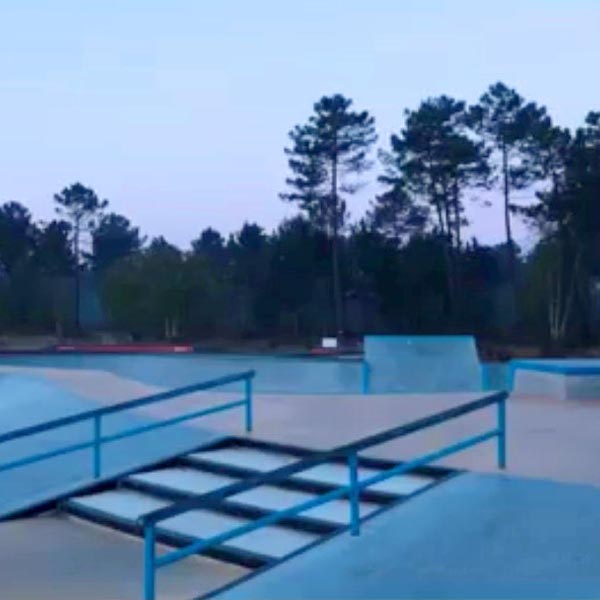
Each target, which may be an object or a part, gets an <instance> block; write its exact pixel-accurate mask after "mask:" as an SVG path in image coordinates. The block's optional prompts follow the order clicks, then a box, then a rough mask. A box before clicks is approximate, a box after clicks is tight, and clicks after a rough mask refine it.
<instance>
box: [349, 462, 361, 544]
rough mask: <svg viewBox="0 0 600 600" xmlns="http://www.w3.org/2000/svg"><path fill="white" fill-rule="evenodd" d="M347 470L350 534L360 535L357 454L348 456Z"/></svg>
mask: <svg viewBox="0 0 600 600" xmlns="http://www.w3.org/2000/svg"><path fill="white" fill-rule="evenodd" d="M348 468H349V469H350V494H349V496H350V534H351V535H359V534H360V505H359V498H360V490H359V489H358V454H357V453H356V452H351V453H350V454H349V455H348Z"/></svg>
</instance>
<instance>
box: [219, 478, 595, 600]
mask: <svg viewBox="0 0 600 600" xmlns="http://www.w3.org/2000/svg"><path fill="white" fill-rule="evenodd" d="M599 532H600V490H598V489H596V488H594V487H591V486H580V485H568V484H557V483H552V482H543V481H535V480H527V479H521V478H511V477H504V476H497V475H479V474H465V475H461V476H459V477H456V478H454V479H452V480H450V481H448V482H446V483H444V484H442V485H439V486H437V487H435V488H434V489H432V490H431V491H429V492H427V493H426V494H422V495H419V496H416V497H415V498H413V499H412V500H410V501H409V502H407V503H405V504H403V505H401V506H399V507H396V508H394V509H392V510H390V511H388V512H386V513H384V514H383V515H381V516H379V517H378V518H376V519H373V520H371V521H367V522H366V523H364V524H363V528H362V532H361V535H360V536H358V537H351V536H350V535H349V534H344V535H341V536H338V537H336V538H333V539H332V540H330V541H329V542H327V543H325V544H323V545H322V546H319V547H318V548H316V549H314V550H312V551H311V552H306V553H304V554H301V555H299V556H297V557H295V558H294V559H292V560H290V561H288V562H285V563H283V564H281V565H279V566H278V567H276V568H274V569H271V570H269V571H267V572H265V573H262V574H259V575H257V576H255V577H253V578H251V579H249V580H247V581H245V582H242V583H240V584H238V585H236V586H235V587H233V588H232V589H229V590H227V591H225V592H223V593H222V594H221V595H219V596H218V597H219V598H223V599H227V600H255V599H256V598H261V600H288V599H289V600H292V599H296V598H310V599H311V600H325V599H332V600H333V599H337V598H347V599H354V598H356V599H359V598H373V599H376V600H382V599H388V598H389V599H391V598H565V599H566V598H597V597H598V591H599V590H600V552H598V533H599ZM325 574H326V575H325ZM324 575H325V576H324Z"/></svg>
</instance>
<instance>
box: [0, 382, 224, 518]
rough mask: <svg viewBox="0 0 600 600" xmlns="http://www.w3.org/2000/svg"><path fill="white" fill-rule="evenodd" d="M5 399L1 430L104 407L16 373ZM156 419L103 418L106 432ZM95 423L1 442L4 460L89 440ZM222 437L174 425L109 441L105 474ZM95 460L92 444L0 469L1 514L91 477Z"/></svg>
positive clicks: (0, 387)
mask: <svg viewBox="0 0 600 600" xmlns="http://www.w3.org/2000/svg"><path fill="white" fill-rule="evenodd" d="M0 399H1V401H0V433H6V432H9V431H12V430H14V429H20V428H22V427H27V426H29V425H35V424H38V423H43V422H45V421H50V420H52V419H57V418H60V417H65V416H68V415H74V414H78V413H81V412H84V411H88V410H93V409H95V408H100V407H101V406H102V405H101V404H99V403H97V402H94V401H92V400H89V399H86V398H81V397H79V396H77V395H76V394H73V393H72V392H70V391H69V390H67V389H66V388H64V387H62V386H60V385H58V384H56V383H54V382H51V381H48V380H45V379H43V378H42V377H33V376H23V375H12V374H11V375H3V376H0ZM151 422H154V421H153V419H151V418H147V417H145V416H141V415H139V414H135V413H134V412H132V411H128V412H124V413H116V414H113V415H108V416H106V417H105V418H104V419H103V434H105V435H110V434H112V433H117V432H119V431H122V430H125V429H129V428H132V427H134V426H136V425H144V424H146V423H151ZM92 427H93V422H92V421H85V422H81V423H76V424H73V425H68V426H66V427H60V428H57V429H54V430H50V431H45V432H43V433H39V434H36V435H32V436H29V437H27V438H23V439H18V440H14V441H9V442H5V443H3V444H0V464H4V463H8V462H10V461H13V460H18V459H20V458H25V457H26V456H28V455H32V454H36V453H39V452H43V451H51V450H53V449H58V448H61V447H63V446H67V445H69V444H76V443H78V442H86V441H90V440H91V439H92V435H93V429H92ZM221 437H223V436H222V434H218V433H216V432H212V431H210V430H207V429H200V428H196V427H185V426H170V427H164V428H162V429H157V430H155V431H149V432H147V433H142V434H140V435H136V436H133V437H130V438H124V439H122V440H119V441H116V442H113V443H108V444H105V445H103V447H102V472H103V476H105V477H106V476H111V475H115V474H118V473H121V472H123V471H125V470H128V469H131V468H134V467H139V466H142V465H144V464H148V463H151V462H155V461H158V460H160V459H163V458H168V457H170V456H173V455H174V454H176V453H180V452H183V451H188V450H190V449H193V448H196V447H198V446H201V445H202V444H204V443H206V442H209V441H212V440H216V439H219V438H221ZM92 461H93V453H92V449H91V448H90V449H85V450H81V451H77V452H73V453H70V454H66V455H63V456H59V457H55V458H50V459H48V460H43V461H40V462H37V463H34V464H31V465H27V466H24V467H18V468H15V469H12V470H8V471H3V472H0V489H1V490H2V493H1V494H0V516H2V515H5V514H7V513H10V512H12V511H14V510H17V509H20V508H23V507H26V506H29V505H31V504H33V503H35V502H40V501H43V500H44V499H46V498H49V497H52V496H55V495H57V494H61V493H63V492H66V491H68V490H70V489H72V488H74V487H76V486H77V485H81V484H83V483H86V482H90V481H92V480H93V477H92V465H93V462H92Z"/></svg>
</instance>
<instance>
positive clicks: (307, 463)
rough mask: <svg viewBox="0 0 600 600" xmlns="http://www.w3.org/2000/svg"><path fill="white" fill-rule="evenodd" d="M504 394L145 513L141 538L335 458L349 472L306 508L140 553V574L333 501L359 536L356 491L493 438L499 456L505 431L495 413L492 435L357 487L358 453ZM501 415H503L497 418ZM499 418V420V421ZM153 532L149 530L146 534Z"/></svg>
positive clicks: (501, 398) (420, 459) (150, 597)
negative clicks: (342, 506)
mask: <svg viewBox="0 0 600 600" xmlns="http://www.w3.org/2000/svg"><path fill="white" fill-rule="evenodd" d="M506 397H507V394H506V392H500V393H497V394H492V395H490V396H486V397H484V398H481V399H479V400H475V401H473V402H468V403H465V404H463V405H459V406H457V407H454V408H452V409H448V410H445V411H442V412H440V413H437V414H434V415H430V416H428V417H424V418H422V419H419V420H417V421H413V422H411V423H408V424H405V425H402V426H400V427H395V428H393V429H390V430H388V431H384V432H381V433H379V434H375V435H372V436H369V437H367V438H364V439H362V440H359V441H357V442H353V443H351V444H346V445H345V446H340V447H338V448H334V449H333V450H329V451H326V452H320V453H316V454H314V455H312V456H309V457H307V458H304V459H301V460H299V461H298V462H296V463H294V464H292V465H288V466H285V467H281V468H279V469H275V470H274V471H271V472H269V473H265V474H262V475H258V476H255V477H252V478H249V479H247V480H245V481H241V482H237V483H233V484H231V485H229V486H225V487H223V488H220V489H219V490H216V491H213V492H208V493H206V494H202V495H199V496H196V497H194V498H189V499H186V500H182V501H179V502H176V503H174V504H172V505H170V506H166V507H164V508H160V509H158V510H155V511H152V512H150V513H147V514H146V515H144V516H142V517H140V519H139V521H138V522H139V523H140V524H141V525H142V526H143V528H144V532H145V533H144V535H145V536H146V532H148V531H149V530H148V529H147V527H148V525H153V526H154V525H156V524H157V523H160V522H161V521H164V520H165V519H169V518H171V517H174V516H176V515H179V514H182V513H185V512H188V511H190V510H194V509H199V508H210V506H212V505H214V504H216V503H217V502H219V501H221V500H223V499H225V498H227V497H229V496H232V495H234V494H237V493H240V492H242V491H246V490H248V489H251V488H254V487H257V486H260V485H265V484H268V483H273V482H274V481H278V480H282V479H284V478H285V477H289V476H290V475H291V474H293V473H296V472H299V471H304V470H306V469H307V468H309V467H311V466H315V465H317V464H321V463H323V462H326V461H328V460H331V459H332V458H339V457H340V456H344V457H346V460H347V462H348V467H349V472H350V476H349V485H347V486H341V487H338V488H337V489H335V490H333V491H331V492H329V493H326V494H322V495H319V496H317V497H316V498H313V499H311V500H308V501H306V502H302V503H301V504H297V505H295V506H292V507H290V508H287V509H285V510H281V511H278V512H274V513H271V514H269V515H267V516H265V517H262V518H260V519H257V520H255V521H252V522H250V523H246V524H244V525H241V526H239V527H236V528H234V529H231V530H230V531H226V532H223V533H221V534H218V535H215V536H213V537H210V538H205V539H199V540H197V541H195V542H192V543H191V544H189V545H188V546H186V547H184V548H180V549H178V550H174V551H172V552H169V553H167V554H163V555H162V556H160V557H158V558H156V557H155V555H154V554H151V555H150V554H149V553H148V551H146V559H145V567H144V568H145V572H147V571H148V570H149V569H153V570H156V569H158V568H160V567H163V566H166V565H169V564H172V563H174V562H176V561H178V560H180V559H182V558H185V557H186V556H190V555H191V554H195V553H198V552H202V551H204V550H206V549H208V548H210V547H212V546H215V545H218V544H222V543H224V542H227V541H228V540H231V539H233V538H236V537H238V536H240V535H244V534H246V533H249V532H251V531H254V530H256V529H258V528H260V527H264V526H266V525H272V524H275V523H278V522H280V521H281V520H282V519H285V518H287V517H291V516H294V515H297V514H299V513H302V512H305V511H307V510H309V509H311V508H315V507H317V506H320V505H322V504H324V503H326V502H330V501H332V500H335V499H339V498H343V497H349V499H350V532H351V534H352V535H359V533H360V512H359V510H360V508H359V497H360V491H361V490H363V489H365V488H367V487H369V486H372V485H375V484H376V483H379V482H381V481H385V480H386V479H389V478H390V477H395V476H398V475H401V474H403V473H407V472H409V471H412V470H414V469H416V468H417V467H421V466H424V465H426V464H430V463H432V462H435V461H437V460H440V459H441V458H444V457H446V456H449V455H451V454H455V453H457V452H461V451H462V450H465V449H467V448H470V447H472V446H475V445H477V444H481V443H483V442H486V441H488V440H490V439H493V438H498V442H499V450H498V452H499V453H500V441H501V440H502V443H503V444H504V437H503V436H504V432H505V426H504V421H503V420H501V419H500V416H501V413H500V409H499V412H498V417H499V420H498V427H497V428H495V429H491V430H489V431H485V432H484V433H481V434H479V435H475V436H471V437H468V438H465V439H462V440H460V441H459V442H456V443H454V444H451V445H449V446H445V447H443V448H441V449H440V450H437V451H435V452H431V453H429V454H425V455H423V456H420V457H418V458H416V459H413V460H411V461H409V462H405V463H402V464H400V465H398V466H396V467H393V468H392V469H388V470H386V471H384V472H382V473H378V474H377V475H374V476H372V477H370V478H368V479H364V480H362V481H360V480H359V477H358V451H359V450H362V449H364V448H367V447H370V446H377V445H379V444H381V443H383V442H385V441H389V440H390V439H394V438H397V437H401V436H405V435H408V434H410V433H414V432H416V431H421V430H423V429H426V428H428V427H433V426H435V425H439V424H440V423H441V422H445V421H448V420H450V419H454V418H456V417H459V416H462V415H464V414H468V413H470V412H473V411H475V410H479V409H481V408H484V407H487V406H490V405H492V404H497V405H498V406H499V405H500V404H502V405H504V402H505V400H506ZM502 415H504V413H502ZM503 418H504V417H503ZM153 532H154V530H152V533H153ZM147 543H148V540H147V539H146V540H145V544H147ZM154 577H155V576H154V575H153V577H149V576H146V580H147V581H150V582H151V584H152V586H153V585H154ZM153 594H154V588H152V589H151V590H149V589H146V590H145V599H146V600H154V598H155V596H154V595H153Z"/></svg>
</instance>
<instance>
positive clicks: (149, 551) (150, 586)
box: [144, 524, 156, 600]
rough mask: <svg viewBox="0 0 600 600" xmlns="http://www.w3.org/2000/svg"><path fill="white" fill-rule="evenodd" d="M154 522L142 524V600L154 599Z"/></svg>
mask: <svg viewBox="0 0 600 600" xmlns="http://www.w3.org/2000/svg"><path fill="white" fill-rule="evenodd" d="M155 537H156V532H155V530H154V524H150V525H144V600H155V598H156V591H155V587H156V586H155V583H156V565H155V560H156V558H155V554H154V543H155Z"/></svg>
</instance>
